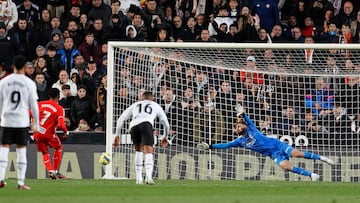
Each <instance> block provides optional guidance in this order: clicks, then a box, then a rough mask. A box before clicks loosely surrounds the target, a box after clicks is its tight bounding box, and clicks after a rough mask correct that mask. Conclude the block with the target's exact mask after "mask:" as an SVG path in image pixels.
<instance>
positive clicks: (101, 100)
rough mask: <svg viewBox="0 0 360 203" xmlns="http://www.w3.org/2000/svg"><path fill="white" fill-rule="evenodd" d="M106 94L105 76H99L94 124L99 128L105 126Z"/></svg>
mask: <svg viewBox="0 0 360 203" xmlns="http://www.w3.org/2000/svg"><path fill="white" fill-rule="evenodd" d="M106 93H107V76H106V75H102V76H101V83H100V85H99V87H98V88H97V89H96V95H95V102H96V113H97V116H96V123H98V124H99V125H100V126H106V122H105V121H106Z"/></svg>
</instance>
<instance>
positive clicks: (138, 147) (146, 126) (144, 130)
mask: <svg viewBox="0 0 360 203" xmlns="http://www.w3.org/2000/svg"><path fill="white" fill-rule="evenodd" d="M154 100H155V99H154V96H153V94H152V93H151V92H144V94H143V100H142V101H138V102H135V103H134V104H132V105H131V106H130V107H128V108H127V109H126V110H125V111H124V112H123V113H122V114H121V116H120V117H119V119H118V121H117V124H116V137H115V138H116V139H115V145H118V144H119V136H120V132H121V128H122V126H123V124H124V122H125V121H126V120H127V119H128V118H130V117H132V120H131V122H130V125H129V129H130V134H131V139H132V141H133V144H134V147H135V151H136V152H135V171H136V184H143V177H142V167H143V153H145V170H146V177H145V183H146V184H150V185H152V184H155V183H154V181H153V178H152V173H153V168H154V158H153V151H154V149H153V145H154V135H153V131H154V121H155V119H156V118H157V117H158V118H159V120H160V122H161V123H162V125H163V126H164V134H165V136H164V138H163V139H162V141H161V145H162V147H167V144H168V140H167V136H168V134H169V130H170V125H169V121H168V119H167V117H166V114H165V112H164V110H163V109H162V108H161V106H160V105H159V104H158V103H156V102H154Z"/></svg>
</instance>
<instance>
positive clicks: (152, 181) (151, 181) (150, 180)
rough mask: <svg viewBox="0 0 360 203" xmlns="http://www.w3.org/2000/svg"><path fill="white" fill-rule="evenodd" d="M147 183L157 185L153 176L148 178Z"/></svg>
mask: <svg viewBox="0 0 360 203" xmlns="http://www.w3.org/2000/svg"><path fill="white" fill-rule="evenodd" d="M145 183H146V184H147V185H155V182H154V180H153V179H152V178H146V179H145Z"/></svg>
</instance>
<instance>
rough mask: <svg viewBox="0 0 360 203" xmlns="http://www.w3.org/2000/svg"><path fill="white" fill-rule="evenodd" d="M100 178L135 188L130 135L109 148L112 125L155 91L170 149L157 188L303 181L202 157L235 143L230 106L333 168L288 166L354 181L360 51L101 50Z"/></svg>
mask: <svg viewBox="0 0 360 203" xmlns="http://www.w3.org/2000/svg"><path fill="white" fill-rule="evenodd" d="M107 73H108V87H109V88H108V90H107V104H106V105H107V115H106V116H107V117H106V120H107V122H106V151H107V152H109V153H111V155H112V162H111V163H110V164H109V165H107V166H106V168H105V175H104V178H108V179H111V178H129V179H135V169H134V154H135V151H134V148H133V146H132V143H131V139H130V135H129V132H128V131H127V129H126V128H127V127H128V126H127V125H125V126H124V129H122V133H121V135H120V146H119V147H113V141H114V135H115V126H116V121H117V119H118V117H119V116H120V114H121V113H122V112H123V111H124V110H125V109H126V108H127V107H128V106H130V105H131V104H132V103H133V102H135V101H137V100H139V99H141V98H140V96H141V93H142V92H143V91H152V92H153V93H154V95H155V96H156V100H157V102H158V103H159V104H160V105H161V106H162V107H163V108H164V110H165V112H166V113H167V116H168V118H169V122H170V126H171V136H170V137H171V139H172V143H173V144H172V145H170V146H169V147H168V148H166V149H163V148H161V147H160V145H159V143H158V138H159V137H160V136H161V135H162V126H161V125H160V124H159V122H157V121H156V122H155V129H154V130H155V131H154V135H155V140H156V143H155V147H154V150H155V153H154V154H155V156H154V158H155V170H154V176H155V178H157V179H215V180H216V179H220V180H223V179H236V180H286V181H294V180H297V181H298V180H301V181H308V180H309V179H308V178H307V177H303V176H299V175H294V174H292V173H288V172H285V171H284V170H282V169H281V168H280V167H278V166H276V164H275V162H273V161H272V160H271V159H270V158H268V157H264V156H262V155H260V154H257V153H253V152H251V151H248V150H246V149H242V148H233V149H227V150H211V151H206V152H204V151H199V150H198V149H196V144H197V143H199V142H201V141H204V142H207V143H210V144H213V143H220V142H227V141H230V140H233V139H234V138H236V137H235V135H234V134H233V128H234V123H235V122H236V119H237V118H236V111H235V106H236V105H237V104H239V103H240V104H242V105H243V106H244V108H245V111H246V113H247V114H248V115H249V117H250V118H251V119H252V120H253V121H254V123H255V124H256V125H257V127H258V128H259V130H261V131H262V132H264V133H265V134H266V135H267V136H270V137H274V138H277V139H279V140H281V141H283V142H287V143H288V144H289V145H291V146H293V147H296V148H298V149H300V150H302V151H310V152H314V153H317V154H320V155H325V156H328V157H330V158H332V159H334V160H335V162H336V164H335V166H328V165H325V164H323V163H322V162H314V161H312V160H306V159H296V158H291V162H292V163H293V164H294V165H295V166H299V167H303V168H305V169H307V170H310V171H314V172H316V173H319V174H320V175H321V180H322V181H334V182H336V181H343V182H353V181H358V180H359V179H360V167H359V163H360V154H359V151H360V150H359V133H360V90H359V89H360V88H359V84H360V45H357V44H346V45H340V44H263V43H154V42H109V43H108V71H107Z"/></svg>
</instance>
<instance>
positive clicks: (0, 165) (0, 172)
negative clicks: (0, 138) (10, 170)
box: [0, 147, 10, 181]
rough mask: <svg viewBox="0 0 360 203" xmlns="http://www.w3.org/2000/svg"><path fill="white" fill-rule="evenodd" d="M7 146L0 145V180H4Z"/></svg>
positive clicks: (7, 158) (7, 156)
mask: <svg viewBox="0 0 360 203" xmlns="http://www.w3.org/2000/svg"><path fill="white" fill-rule="evenodd" d="M9 150H10V149H9V148H7V147H0V181H1V180H5V173H6V168H7V165H8V160H9Z"/></svg>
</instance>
